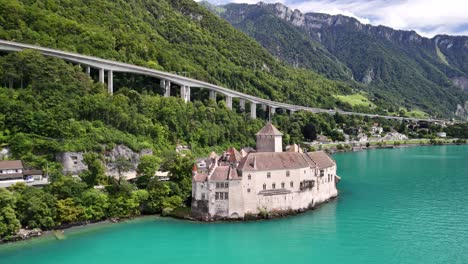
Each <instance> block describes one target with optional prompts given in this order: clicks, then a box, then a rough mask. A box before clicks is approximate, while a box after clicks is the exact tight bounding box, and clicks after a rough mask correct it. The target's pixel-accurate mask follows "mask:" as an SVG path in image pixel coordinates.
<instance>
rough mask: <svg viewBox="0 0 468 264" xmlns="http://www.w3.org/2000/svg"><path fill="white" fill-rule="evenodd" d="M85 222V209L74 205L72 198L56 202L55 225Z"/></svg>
mask: <svg viewBox="0 0 468 264" xmlns="http://www.w3.org/2000/svg"><path fill="white" fill-rule="evenodd" d="M83 220H85V209H84V208H83V206H81V205H77V204H75V202H74V201H73V199H72V198H66V199H63V200H58V201H57V221H56V224H58V225H60V224H67V223H75V222H79V221H83Z"/></svg>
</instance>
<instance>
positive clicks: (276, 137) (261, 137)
mask: <svg viewBox="0 0 468 264" xmlns="http://www.w3.org/2000/svg"><path fill="white" fill-rule="evenodd" d="M256 135H257V152H282V151H283V134H282V133H281V132H280V131H279V130H278V129H277V128H276V127H274V126H273V124H271V123H270V122H268V123H267V124H266V125H265V126H264V127H263V128H262V129H261V130H260V131H258V133H257V134H256Z"/></svg>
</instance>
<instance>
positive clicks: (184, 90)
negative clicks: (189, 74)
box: [180, 85, 190, 103]
mask: <svg viewBox="0 0 468 264" xmlns="http://www.w3.org/2000/svg"><path fill="white" fill-rule="evenodd" d="M180 96H181V97H182V99H183V100H184V102H186V103H187V102H189V101H190V86H185V85H182V86H180Z"/></svg>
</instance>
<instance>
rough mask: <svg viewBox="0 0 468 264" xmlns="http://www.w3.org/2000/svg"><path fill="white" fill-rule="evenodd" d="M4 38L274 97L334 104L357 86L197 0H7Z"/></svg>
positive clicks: (0, 31)
mask: <svg viewBox="0 0 468 264" xmlns="http://www.w3.org/2000/svg"><path fill="white" fill-rule="evenodd" d="M0 4H1V6H2V9H1V10H0V21H1V25H0V39H6V40H12V41H18V42H25V43H31V44H37V45H42V46H45V47H50V48H57V49H62V50H68V51H73V52H78V53H81V54H88V55H94V56H98V57H102V58H107V59H113V60H118V61H122V62H127V63H132V64H137V65H142V66H146V67H150V68H154V69H159V70H165V71H170V72H176V73H179V74H182V75H186V76H190V77H193V78H196V79H200V80H205V81H208V82H211V83H214V84H221V85H225V86H226V87H229V88H231V89H234V90H238V91H241V92H245V93H248V94H252V95H257V96H260V97H264V98H270V99H272V100H277V101H283V102H290V103H296V104H301V105H307V106H320V107H325V108H334V107H336V105H337V100H336V99H335V98H334V97H333V95H335V94H342V93H349V92H351V87H350V86H349V85H346V84H344V83H342V82H339V81H331V80H329V79H326V78H325V77H323V76H321V75H319V74H317V73H315V72H313V71H309V70H298V69H294V68H293V67H289V66H287V65H286V64H284V63H282V62H280V61H278V60H277V59H276V58H275V57H274V56H272V55H271V54H270V53H269V52H268V51H267V50H266V49H264V48H263V47H261V46H260V45H259V44H258V43H257V42H255V40H253V39H251V38H249V37H248V36H247V35H245V34H244V33H242V32H240V31H238V30H236V29H235V28H233V27H232V26H231V25H230V24H229V23H227V22H226V21H224V20H222V19H220V18H218V17H217V16H215V15H214V14H212V13H211V12H209V11H208V10H206V9H205V8H203V7H201V6H199V5H198V4H197V3H196V2H194V1H191V0H174V1H168V0H160V1H157V0H145V1H109V0H97V1H82V0H73V1H59V0H52V1H50V0H49V1H42V0H41V1H31V0H13V1H11V0H1V1H0Z"/></svg>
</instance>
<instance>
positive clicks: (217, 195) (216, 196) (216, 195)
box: [215, 192, 219, 200]
mask: <svg viewBox="0 0 468 264" xmlns="http://www.w3.org/2000/svg"><path fill="white" fill-rule="evenodd" d="M215 200H219V192H216V194H215Z"/></svg>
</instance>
